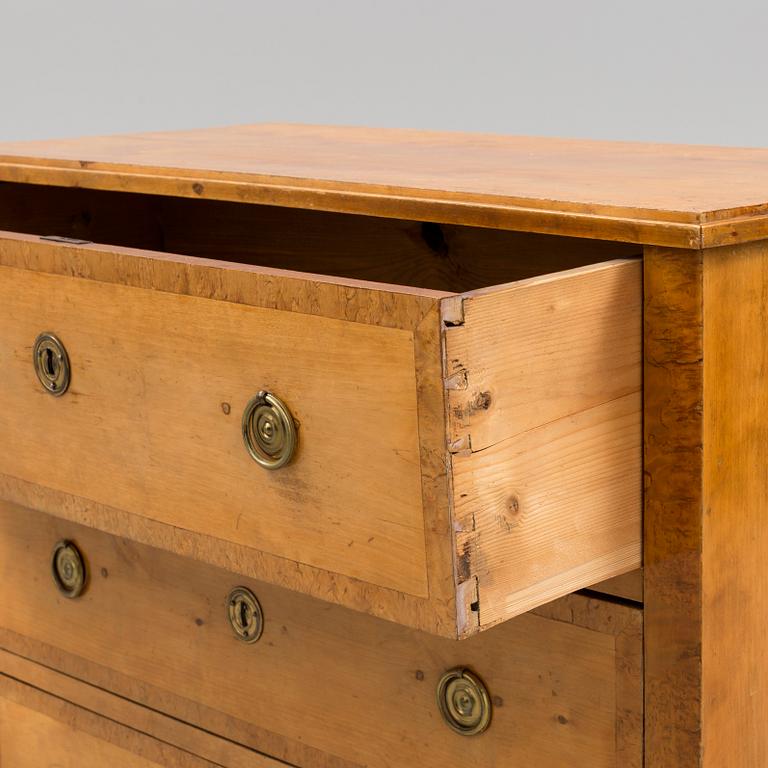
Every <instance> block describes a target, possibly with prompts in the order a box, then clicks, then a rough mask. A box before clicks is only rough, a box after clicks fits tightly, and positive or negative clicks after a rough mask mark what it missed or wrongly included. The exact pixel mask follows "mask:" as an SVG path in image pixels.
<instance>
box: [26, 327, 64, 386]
mask: <svg viewBox="0 0 768 768" xmlns="http://www.w3.org/2000/svg"><path fill="white" fill-rule="evenodd" d="M32 362H33V363H34V366H35V373H36V374H37V378H38V379H39V380H40V383H41V384H42V385H43V388H44V389H45V391H46V392H49V393H50V394H52V395H53V396H54V397H60V396H61V395H63V394H64V393H65V392H66V391H67V388H68V387H69V380H70V367H69V356H68V355H67V350H66V349H64V345H63V344H62V343H61V342H60V341H59V340H58V339H57V338H56V337H55V336H54V335H53V334H52V333H47V332H46V333H41V334H40V335H39V336H38V337H37V338H36V339H35V346H34V347H33V349H32Z"/></svg>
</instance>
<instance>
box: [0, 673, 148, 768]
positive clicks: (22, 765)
mask: <svg viewBox="0 0 768 768" xmlns="http://www.w3.org/2000/svg"><path fill="white" fill-rule="evenodd" d="M1 686H2V681H0V687H1ZM0 765H2V766H7V767H8V768H104V766H105V765H111V766H115V767H116V768H160V766H161V763H157V762H155V761H150V760H146V759H145V758H143V757H141V756H139V755H136V754H134V753H132V752H130V751H128V750H126V749H122V748H121V747H118V746H116V745H115V744H112V743H110V742H109V741H105V740H103V739H100V738H97V737H95V736H92V735H91V734H89V733H88V732H86V731H82V730H78V729H77V728H74V727H72V726H71V725H69V724H67V723H66V722H62V721H61V720H59V719H56V718H54V717H50V716H48V715H44V714H42V713H41V712H38V711H36V710H34V709H30V708H28V707H25V706H22V705H19V704H15V703H13V702H11V701H8V700H7V699H4V698H1V697H0Z"/></svg>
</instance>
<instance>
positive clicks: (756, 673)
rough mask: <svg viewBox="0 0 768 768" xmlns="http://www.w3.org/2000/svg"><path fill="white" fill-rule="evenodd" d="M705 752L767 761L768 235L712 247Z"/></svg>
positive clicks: (747, 767)
mask: <svg viewBox="0 0 768 768" xmlns="http://www.w3.org/2000/svg"><path fill="white" fill-rule="evenodd" d="M703 297H704V378H703V386H704V414H703V431H704V462H703V498H702V502H703V503H702V516H701V526H702V540H703V560H702V567H701V594H702V599H703V612H702V638H701V641H702V645H701V653H702V669H701V672H702V692H703V699H702V726H703V732H702V754H703V762H702V765H703V766H704V768H715V766H723V765H729V766H733V767H734V768H751V767H752V766H758V765H768V731H766V725H765V724H766V722H768V665H766V658H767V657H768V635H767V634H766V631H765V626H766V616H767V615H768V583H766V577H765V559H766V552H768V478H767V476H766V471H765V470H766V466H768V418H767V416H766V414H768V388H767V387H766V371H768V339H766V333H765V327H766V321H767V320H768V243H766V242H762V243H755V244H751V245H745V246H740V247H737V248H723V249H717V250H712V251H708V252H707V253H706V254H705V256H704V279H703Z"/></svg>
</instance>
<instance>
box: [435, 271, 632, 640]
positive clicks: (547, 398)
mask: <svg viewBox="0 0 768 768" xmlns="http://www.w3.org/2000/svg"><path fill="white" fill-rule="evenodd" d="M641 295H642V288H641V265H640V263H639V262H636V261H628V262H609V263H607V264H604V265H598V266H594V267H585V268H582V269H579V270H573V271H571V272H563V273H559V274H557V275H553V276H547V277H541V278H533V279H531V280H526V281H522V282H520V283H516V284H513V285H511V286H508V287H501V288H497V289H494V290H485V291H477V292H474V293H472V294H468V295H465V296H464V297H463V305H462V311H461V315H462V316H461V319H460V320H459V321H458V322H457V319H456V318H455V317H453V316H452V317H451V318H449V319H450V322H451V324H450V325H449V327H447V328H446V331H445V344H446V365H447V371H446V376H447V379H446V385H447V393H448V414H449V430H450V432H449V445H450V446H451V450H452V457H451V459H452V469H453V506H454V524H455V525H456V526H457V529H458V530H459V531H460V533H459V535H458V536H457V558H458V560H459V575H458V577H459V580H460V581H476V584H477V595H476V597H475V599H476V601H477V603H478V606H477V607H478V609H479V610H478V613H479V615H478V616H477V617H476V621H477V622H479V624H480V626H483V627H485V626H490V625H492V624H494V623H497V622H499V621H502V620H504V619H505V618H508V617H509V616H512V615H516V614H518V613H522V612H523V611H525V610H529V609H530V608H532V607H534V606H535V605H538V604H541V603H542V602H545V601H547V600H552V599H554V598H556V597H560V596H562V595H565V594H567V593H568V592H572V591H573V590H575V589H579V588H582V587H586V586H589V584H592V583H594V582H595V581H597V580H599V579H602V578H608V577H611V576H616V575H618V574H620V573H623V572H625V571H629V570H632V569H633V568H637V567H638V566H639V565H640V564H641V559H640V558H641V551H640V548H641V505H642V502H641V498H642V489H641V452H642V449H641V444H642V426H641V424H642V405H641V397H640V388H641V363H640V360H641V344H642V339H641V335H642V329H641V306H640V303H641ZM444 303H445V304H447V308H448V313H449V314H451V315H453V314H454V313H455V312H456V311H457V310H456V304H455V301H454V300H447V302H444ZM468 626H471V625H469V623H468Z"/></svg>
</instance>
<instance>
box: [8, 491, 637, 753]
mask: <svg viewBox="0 0 768 768" xmlns="http://www.w3.org/2000/svg"><path fill="white" fill-rule="evenodd" d="M0 521H2V522H1V528H0V578H2V579H3V580H4V584H5V585H6V591H5V592H4V594H5V595H6V596H7V599H5V600H4V601H3V602H2V604H0V626H2V627H3V628H4V629H3V631H2V633H0V644H2V646H3V647H5V648H7V649H9V650H12V651H15V652H21V653H23V654H24V655H27V656H30V657H31V658H35V659H36V660H38V661H40V662H43V663H45V664H46V665H51V666H55V667H56V668H58V669H60V670H61V671H62V672H64V673H66V674H70V675H74V676H76V677H80V678H82V679H85V680H88V681H90V682H92V683H94V684H96V685H98V686H100V687H104V688H107V689H109V690H112V691H115V692H116V693H120V694H122V695H124V696H127V697H129V698H132V699H134V700H135V701H137V702H138V703H141V704H144V705H148V706H150V707H152V708H153V709H160V710H162V711H164V712H166V713H168V714H169V715H174V716H177V717H181V718H182V719H186V720H187V721H188V722H191V723H195V718H196V717H200V712H199V711H198V712H197V714H195V712H196V711H195V709H194V707H191V706H190V705H189V704H185V703H184V700H186V701H187V702H190V701H191V702H193V703H197V704H201V705H203V706H204V707H207V708H208V710H206V712H207V711H210V710H214V711H217V712H218V715H216V716H211V717H209V716H208V715H207V714H206V715H205V717H204V720H203V722H204V724H205V727H206V729H208V730H213V731H215V732H218V733H220V735H222V736H225V737H227V738H232V739H234V740H236V741H239V742H241V743H243V744H245V745H247V746H250V747H252V748H255V749H258V750H259V751H262V752H266V753H268V754H271V755H274V756H275V757H277V758H280V759H286V760H289V761H290V762H301V759H304V760H305V761H306V762H307V763H308V764H309V765H323V766H324V765H325V763H323V762H322V761H321V760H319V759H318V758H317V757H315V758H314V760H315V761H314V762H312V761H310V760H308V759H307V758H306V751H305V750H306V749H307V748H312V749H315V750H319V751H321V752H327V753H329V754H330V755H333V756H336V759H341V760H346V761H349V762H351V763H359V764H362V765H367V766H371V768H375V767H376V766H381V767H382V768H383V767H384V766H391V765H409V764H419V765H424V766H425V768H428V767H430V766H435V768H437V767H438V766H439V767H440V768H443V766H445V765H446V764H448V763H453V762H456V761H459V762H462V763H466V764H471V765H476V766H488V768H490V766H496V765H502V764H506V763H510V764H517V763H522V764H531V763H532V762H535V764H536V765H537V766H541V767H542V768H553V767H554V766H557V768H565V766H569V765H574V764H576V765H578V764H579V762H587V763H588V764H589V765H591V766H595V767H596V768H602V767H603V766H610V767H611V768H617V767H618V766H619V765H622V766H627V767H629V766H631V767H632V768H636V767H637V768H639V766H640V764H641V763H640V755H641V750H640V746H641V745H640V738H641V732H640V729H639V724H640V721H641V696H640V681H641V674H640V671H639V663H640V655H641V637H640V627H641V612H640V611H638V610H637V609H634V608H629V607H625V606H617V605H611V604H609V603H604V602H601V601H596V600H589V599H588V598H585V597H580V596H574V597H571V598H567V599H566V602H565V603H563V605H561V606H560V607H557V606H555V607H549V608H546V609H542V614H543V615H533V614H528V615H524V616H520V617H518V618H517V619H513V620H511V621H509V622H507V623H505V624H504V625H502V626H500V627H496V628H494V629H492V630H490V631H488V632H485V633H483V634H481V635H479V636H477V637H474V638H471V639H469V640H466V641H463V642H460V643H458V642H455V641H451V640H447V639H441V638H436V637H431V636H429V635H426V634H424V633H420V632H417V631H414V630H409V629H406V628H403V627H399V626H396V625H395V624H392V623H388V622H383V621H381V620H379V619H375V618H372V617H367V616H365V615H363V614H360V613H357V612H354V611H349V610H347V609H344V608H341V607H334V606H330V605H328V604H324V603H322V602H319V601H316V600H313V599H311V598H308V597H306V596H303V595H300V594H297V593H292V592H288V591H286V590H283V589H280V588H276V587H273V586H269V585H267V584H261V583H258V582H252V581H249V580H243V581H242V582H240V583H244V584H245V585H247V586H250V587H251V588H252V589H254V591H255V592H256V594H257V595H258V597H259V599H260V601H261V603H262V606H263V610H264V616H265V630H264V635H263V637H262V639H261V640H260V641H259V642H258V643H257V644H255V645H252V646H248V645H245V644H243V643H240V642H239V641H238V640H237V639H235V637H234V636H233V634H232V631H231V629H230V628H229V626H228V625H227V623H226V619H225V611H224V603H225V597H226V594H227V593H228V591H229V589H230V588H231V587H232V586H234V585H235V584H237V583H239V581H240V580H239V579H236V577H233V576H232V575H231V574H228V573H226V572H224V571H221V570H218V569H214V568H211V567H210V566H206V565H204V564H200V563H194V562H193V561H190V560H186V559H184V558H181V557H178V556H176V555H173V554H170V553H164V552H161V551H159V550H153V549H151V548H148V547H144V546H141V545H138V544H135V543H132V542H129V541H127V540H121V539H114V538H111V537H109V536H107V535H105V534H103V533H100V532H97V531H94V530H92V529H88V528H84V527H81V526H76V525H74V524H72V523H69V522H67V521H63V520H61V519H58V518H53V517H49V516H46V515H42V514H40V513H36V512H33V511H32V510H28V509H23V508H19V507H15V506H13V505H9V504H7V503H4V504H3V505H2V514H1V515H0ZM62 537H68V538H70V539H72V540H74V541H76V542H77V544H78V546H80V547H81V548H82V551H83V552H84V554H85V556H86V558H87V560H88V564H89V567H90V570H91V573H92V581H91V584H90V586H89V588H88V590H87V592H86V593H85V594H84V595H83V596H82V598H80V599H78V600H76V601H71V600H66V599H64V598H62V597H61V596H60V595H59V593H58V592H57V590H56V589H55V587H54V585H53V583H52V582H51V581H50V575H49V564H48V558H49V556H50V550H51V546H52V543H53V542H55V541H56V540H58V539H59V538H62ZM19 552H23V553H24V556H23V557H16V555H17V554H18V553H19ZM11 555H14V557H11ZM30 583H32V584H36V588H35V589H33V590H32V591H31V592H30V591H29V590H27V589H26V586H25V585H28V584H30ZM115 606H119V610H115ZM553 611H555V612H556V613H554V614H553ZM40 616H45V617H46V621H45V622H41V621H40ZM24 638H26V639H24ZM457 665H467V666H469V667H470V668H472V669H474V670H475V672H476V673H477V674H478V675H480V676H481V677H482V678H483V679H484V680H485V682H486V684H487V685H488V687H489V690H490V692H491V695H492V697H493V698H494V701H495V702H496V704H495V708H494V722H493V724H492V725H491V728H490V729H489V730H488V731H487V733H485V734H483V735H482V736H479V737H477V738H466V737H461V736H457V735H455V734H453V733H452V732H451V731H450V730H449V729H448V728H447V727H446V726H445V725H444V724H443V723H442V721H441V719H440V716H439V714H438V711H437V708H436V704H435V694H434V691H435V685H436V683H437V680H438V678H439V676H440V675H441V674H442V673H443V672H444V671H445V670H446V669H449V668H452V667H454V666H457ZM627 674H629V675H631V676H632V677H633V679H634V687H633V686H627V685H625V684H624V683H623V682H622V681H624V679H625V676H626V675H627ZM617 750H623V752H624V753H625V754H626V760H625V761H624V762H621V763H620V762H619V761H618V758H617ZM302 755H304V757H302ZM297 757H298V758H299V759H296V758H297Z"/></svg>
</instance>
